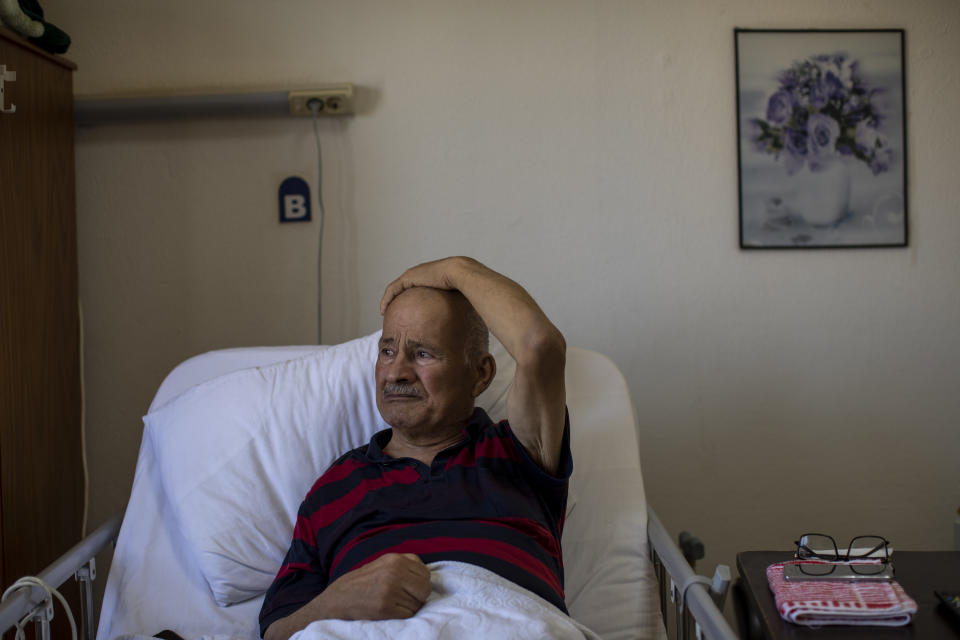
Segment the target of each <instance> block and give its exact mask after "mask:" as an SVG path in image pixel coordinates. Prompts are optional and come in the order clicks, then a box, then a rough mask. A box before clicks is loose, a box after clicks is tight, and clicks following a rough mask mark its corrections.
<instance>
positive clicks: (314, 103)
mask: <svg viewBox="0 0 960 640" xmlns="http://www.w3.org/2000/svg"><path fill="white" fill-rule="evenodd" d="M307 106H308V107H310V110H311V111H313V137H314V139H315V140H316V141H317V210H318V211H317V213H318V215H317V222H318V223H319V226H320V231H319V238H318V239H317V344H323V219H324V217H325V215H324V213H325V211H324V207H323V154H322V153H321V148H320V131H319V130H318V129H317V120H319V116H320V109H322V108H323V103H322V102H321V101H320V100H317V99H314V100H310V101H309V102H308V103H307Z"/></svg>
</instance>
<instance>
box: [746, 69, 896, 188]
mask: <svg viewBox="0 0 960 640" xmlns="http://www.w3.org/2000/svg"><path fill="white" fill-rule="evenodd" d="M858 67H859V63H858V62H857V61H856V60H848V59H847V57H846V56H845V55H844V54H835V55H817V56H813V57H812V58H808V59H806V60H803V61H798V62H795V63H794V64H793V66H792V67H791V68H789V69H787V70H786V71H784V72H783V73H782V74H780V77H779V88H778V89H777V91H776V92H775V93H774V94H773V95H771V96H770V99H769V100H768V101H767V105H766V106H767V110H766V119H763V118H753V119H752V120H751V121H750V123H751V125H752V126H753V127H754V131H753V133H752V139H753V141H754V144H755V145H756V148H757V150H759V151H764V152H766V153H770V154H773V155H774V156H775V157H777V158H781V157H782V158H783V160H784V164H785V167H786V170H787V173H788V174H790V175H793V174H795V173H796V172H797V171H799V170H800V169H801V168H803V167H804V165H807V166H808V167H809V168H810V170H811V171H818V170H822V169H823V168H824V167H825V166H826V165H827V164H828V163H829V162H831V161H832V160H834V159H836V158H838V157H844V156H846V157H851V158H856V159H857V160H860V161H862V162H864V163H866V165H867V166H868V167H870V169H871V170H872V171H873V174H874V175H878V174H880V173H883V172H884V171H887V170H888V169H889V167H890V161H891V159H892V150H891V148H890V146H889V144H888V142H887V139H886V138H885V137H884V136H883V135H882V134H881V133H880V131H879V129H880V126H881V124H882V122H883V118H884V115H883V114H882V113H880V111H879V109H878V108H877V105H876V102H875V101H874V98H875V97H876V96H877V95H878V94H879V93H881V92H882V91H883V89H880V88H871V87H869V86H867V85H866V83H864V81H863V79H862V78H861V77H860V74H859V69H858Z"/></svg>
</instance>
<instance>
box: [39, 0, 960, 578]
mask: <svg viewBox="0 0 960 640" xmlns="http://www.w3.org/2000/svg"><path fill="white" fill-rule="evenodd" d="M44 6H45V9H46V10H47V12H48V15H49V17H50V18H51V20H53V21H54V22H56V23H58V24H60V25H61V26H62V27H64V28H65V29H66V30H67V31H69V32H70V33H71V35H72V36H73V37H74V46H73V48H72V49H71V51H70V57H72V58H73V59H74V60H75V61H76V62H77V63H78V64H79V66H80V70H79V71H78V72H77V75H76V92H77V94H79V95H84V94H96V93H107V92H124V91H139V90H161V91H168V90H169V91H173V90H176V91H182V90H193V89H242V88H265V89H268V88H286V87H291V86H310V85H313V84H318V83H326V82H337V81H349V82H353V83H355V84H356V85H358V86H359V87H360V88H361V89H362V96H361V102H362V110H363V113H361V114H360V115H357V116H356V117H354V118H351V119H348V120H345V121H341V122H332V121H325V122H323V123H322V126H321V131H320V135H321V138H322V141H323V153H324V165H325V171H326V173H325V199H326V202H327V205H328V221H327V225H326V234H327V236H326V241H325V243H324V253H323V267H324V276H323V289H324V298H323V321H324V336H323V337H324V341H325V342H337V341H341V340H344V339H347V338H351V337H354V336H357V335H360V334H363V333H366V332H369V331H372V330H374V329H375V328H376V327H377V326H378V315H377V307H376V305H377V301H378V299H379V294H380V292H381V290H382V287H383V285H384V284H385V283H386V282H387V281H389V280H390V279H391V278H392V277H393V276H394V275H395V274H397V273H398V272H399V270H401V269H402V268H403V267H405V266H407V265H410V264H412V263H415V262H418V261H422V260H426V259H430V258H434V257H438V256H441V255H446V254H454V253H465V254H470V255H474V256H476V257H477V258H479V259H481V260H483V261H485V262H487V263H488V264H490V265H491V266H493V267H495V268H498V269H501V270H503V271H504V272H506V273H508V274H509V275H511V276H513V277H514V278H516V279H517V280H519V281H520V282H521V283H523V284H524V285H526V286H527V287H528V288H529V290H530V291H531V293H532V294H533V295H534V296H535V297H536V298H537V299H538V300H539V301H540V302H541V304H542V305H543V307H544V308H545V309H546V311H547V312H548V313H549V315H550V316H551V317H552V318H553V319H554V320H555V321H556V322H557V324H558V325H559V326H560V328H561V329H562V330H563V331H564V333H565V334H566V336H567V338H568V341H569V342H570V343H571V344H575V345H578V346H583V347H587V348H591V349H595V350H597V351H601V352H603V353H606V354H608V355H610V356H611V357H612V358H613V359H614V360H615V361H616V363H617V364H618V365H619V367H620V368H621V369H622V371H623V373H624V374H625V375H626V377H627V380H628V381H629V384H630V388H631V391H632V394H633V399H634V402H635V403H636V406H637V409H638V415H639V431H640V442H641V447H642V457H643V464H644V472H645V477H646V486H647V491H648V497H649V499H650V501H651V502H652V503H653V505H654V506H655V507H656V508H657V510H658V511H659V513H660V514H661V517H662V519H663V521H664V523H665V524H666V525H667V526H668V528H671V529H673V530H674V531H675V532H676V531H679V530H680V529H684V528H686V529H689V530H691V531H693V532H695V533H696V534H698V535H699V536H700V537H701V538H702V539H703V541H704V542H705V543H706V545H707V549H708V557H707V567H704V568H703V571H705V572H706V571H710V570H712V565H713V564H715V563H717V562H723V563H727V564H730V565H731V566H732V565H733V564H734V556H735V553H736V552H737V551H738V550H740V549H757V548H786V547H788V546H789V545H790V543H791V541H792V540H793V539H794V536H795V535H796V534H797V533H799V532H803V531H811V530H812V531H826V532H835V533H836V534H838V535H840V536H850V535H853V534H857V533H880V534H884V535H886V536H888V537H890V538H891V539H892V540H893V541H894V544H895V545H896V546H897V547H899V548H909V549H934V548H948V547H949V546H950V545H951V523H952V520H953V514H954V513H955V510H956V508H957V507H958V506H960V429H958V426H960V424H958V423H960V367H958V364H957V363H958V362H960V215H958V214H960V211H958V205H957V203H958V202H960V180H958V175H957V169H956V167H957V159H956V151H957V149H960V135H958V127H957V124H956V117H957V114H958V113H960V77H958V73H960V72H958V69H960V67H958V62H960V37H958V31H960V4H958V3H957V2H955V1H954V0H924V1H918V2H900V1H895V0H887V1H880V0H872V1H871V0H865V1H863V2H856V3H853V2H836V1H835V0H812V1H809V2H795V1H789V2H787V1H784V2H772V1H753V0H728V1H706V0H704V1H702V2H693V1H691V0H686V1H677V2H658V1H653V0H648V1H645V2H640V1H637V2H628V1H622V2H612V1H610V2H605V1H595V2H585V1H584V2H570V1H568V2H546V1H544V2H517V1H514V0H511V1H499V2H491V1H484V2H454V1H446V2H442V1H434V2H429V1H417V2H388V1H382V2H362V1H358V2H318V1H306V0H304V1H299V2H294V1H290V2H276V3H263V2H254V1H251V0H242V1H241V0H237V1H234V2H213V1H200V2H197V1H196V0H194V1H191V2H185V1H182V0H162V1H149V2H148V1H146V0H144V1H139V2H105V1H103V0H98V1H91V2H84V3H74V2H68V1H66V0H47V2H45V3H44ZM734 26H741V27H784V28H796V27H865V28H870V27H903V28H905V29H906V34H907V38H906V42H907V51H906V58H907V87H908V97H907V106H908V136H909V142H908V144H909V165H908V166H909V188H910V198H909V207H910V233H911V241H910V244H911V246H910V247H909V248H908V249H894V250H859V251H857V250H844V251H826V252H809V253H805V252H800V253H797V252H746V253H745V252H743V251H740V250H739V249H738V248H737V190H736V185H737V156H736V134H735V113H734V111H735V103H734V55H733V28H734ZM315 154H316V152H315V147H314V140H313V132H312V129H311V125H310V121H309V120H299V119H297V120H294V119H292V118H281V119H265V120H220V121H193V122H182V123H168V124H150V125H124V126H101V127H97V128H92V129H82V130H79V131H78V133H77V161H78V162H77V171H78V183H77V184H78V197H79V221H78V224H79V238H80V287H81V295H82V298H83V304H84V308H85V314H86V317H85V321H86V342H85V344H86V354H87V361H86V374H87V401H88V404H87V407H88V409H87V419H88V425H89V435H88V442H89V458H90V463H91V466H92V469H91V523H92V524H94V525H96V524H97V523H99V522H100V521H102V520H103V519H105V518H106V517H107V516H108V514H110V513H112V512H115V511H117V510H120V509H122V508H123V506H124V504H125V500H126V497H127V495H128V491H129V488H130V484H131V481H132V477H133V469H134V464H135V460H136V455H137V448H138V446H139V441H140V436H141V424H140V416H141V415H142V414H143V413H144V412H145V410H146V408H147V405H148V403H149V401H150V399H151V397H152V395H153V392H154V391H155V390H156V387H157V385H158V384H159V383H160V381H161V380H162V378H163V376H164V375H165V374H166V373H167V372H168V371H169V370H170V369H171V368H172V367H173V366H174V365H175V364H176V363H177V362H178V361H180V360H182V359H184V358H186V357H188V356H190V355H193V354H195V353H197V352H201V351H205V350H209V349H213V348H218V347H227V346H237V345H252V344H289V343H309V342H313V341H315V340H316V295H317V293H316V292H317V283H316V259H317V246H316V244H317V231H318V228H317V224H316V223H315V222H314V223H310V224H306V225H285V226H280V225H279V224H277V222H276V215H277V214H276V188H277V186H278V184H279V181H280V180H281V179H282V178H283V177H285V176H287V175H293V174H299V175H302V176H303V177H305V178H307V179H308V180H310V182H311V184H312V185H313V186H314V188H315V177H314V172H315V164H316V157H315Z"/></svg>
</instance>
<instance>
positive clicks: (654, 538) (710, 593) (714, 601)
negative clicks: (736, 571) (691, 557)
mask: <svg viewBox="0 0 960 640" xmlns="http://www.w3.org/2000/svg"><path fill="white" fill-rule="evenodd" d="M647 538H648V539H649V541H650V557H651V560H652V561H653V567H654V570H655V571H656V574H657V581H658V582H659V583H660V613H661V614H662V615H663V622H664V624H667V598H668V597H669V598H671V599H672V600H673V602H674V604H675V606H676V618H675V624H676V635H675V637H676V638H677V639H678V640H687V639H688V638H690V637H691V634H692V636H693V637H696V638H698V639H699V638H707V640H737V634H736V633H734V631H733V629H732V628H731V627H730V625H729V623H727V620H726V618H724V617H723V613H722V612H721V611H720V608H719V607H718V604H719V605H720V606H723V601H724V599H725V597H726V592H727V588H728V587H729V584H730V570H729V568H727V567H724V566H721V567H718V568H717V574H716V575H715V576H714V579H713V580H711V579H709V578H707V577H706V576H699V575H697V574H696V573H694V571H693V569H691V568H690V565H689V564H687V561H686V560H685V559H684V557H683V554H682V553H681V552H680V549H679V548H678V547H677V545H676V544H675V543H674V542H673V540H672V539H671V538H670V534H669V533H667V530H666V529H665V528H664V527H663V523H661V522H660V518H659V517H657V514H656V512H654V510H653V508H652V507H650V506H649V505H648V506H647ZM668 588H669V596H668Z"/></svg>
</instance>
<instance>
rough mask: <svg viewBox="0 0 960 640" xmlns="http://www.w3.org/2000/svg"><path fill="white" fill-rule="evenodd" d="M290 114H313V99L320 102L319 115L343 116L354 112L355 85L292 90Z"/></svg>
mask: <svg viewBox="0 0 960 640" xmlns="http://www.w3.org/2000/svg"><path fill="white" fill-rule="evenodd" d="M289 95H290V115H292V116H312V115H313V109H312V108H311V107H312V104H311V103H313V101H315V100H316V101H318V102H319V107H320V108H319V110H318V111H317V115H320V116H343V115H348V114H351V113H353V85H352V84H343V85H335V86H329V87H326V88H324V89H305V90H303V91H291V92H290V94H289Z"/></svg>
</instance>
